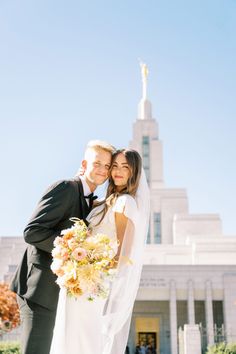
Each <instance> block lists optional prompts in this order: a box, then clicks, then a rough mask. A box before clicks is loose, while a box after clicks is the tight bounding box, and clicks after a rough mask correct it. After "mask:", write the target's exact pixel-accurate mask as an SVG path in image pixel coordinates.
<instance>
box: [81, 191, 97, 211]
mask: <svg viewBox="0 0 236 354" xmlns="http://www.w3.org/2000/svg"><path fill="white" fill-rule="evenodd" d="M97 197H98V196H97V195H93V193H90V194H89V195H86V196H85V197H84V198H85V199H88V200H89V209H90V210H91V209H92V206H93V201H94V200H95V199H97Z"/></svg>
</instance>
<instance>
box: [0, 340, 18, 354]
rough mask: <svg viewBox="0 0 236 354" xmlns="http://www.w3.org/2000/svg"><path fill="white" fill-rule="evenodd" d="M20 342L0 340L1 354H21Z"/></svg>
mask: <svg viewBox="0 0 236 354" xmlns="http://www.w3.org/2000/svg"><path fill="white" fill-rule="evenodd" d="M20 353H21V351H20V343H18V342H0V354H20Z"/></svg>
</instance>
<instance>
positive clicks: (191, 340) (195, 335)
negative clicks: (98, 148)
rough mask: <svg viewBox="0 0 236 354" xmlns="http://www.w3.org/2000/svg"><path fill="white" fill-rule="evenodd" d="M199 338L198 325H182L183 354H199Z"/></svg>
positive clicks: (200, 349) (200, 350)
mask: <svg viewBox="0 0 236 354" xmlns="http://www.w3.org/2000/svg"><path fill="white" fill-rule="evenodd" d="M201 352H202V348H201V336H200V331H199V327H198V325H184V354H201Z"/></svg>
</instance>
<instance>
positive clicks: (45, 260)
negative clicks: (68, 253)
mask: <svg viewBox="0 0 236 354" xmlns="http://www.w3.org/2000/svg"><path fill="white" fill-rule="evenodd" d="M88 213H89V208H88V205H87V202H86V200H85V198H84V193H83V186H82V183H81V180H80V179H79V177H75V178H74V179H71V180H63V181H59V182H57V183H55V184H53V185H52V186H50V187H49V188H48V190H47V191H46V192H45V194H44V195H43V197H42V198H41V200H40V201H39V203H38V206H37V208H36V210H35V212H34V213H33V215H32V217H31V219H30V221H29V223H28V225H27V226H26V228H25V230H24V238H25V241H26V243H27V244H28V246H27V249H26V251H25V253H24V255H23V258H22V261H21V263H20V265H19V266H18V268H17V271H16V274H15V275H14V278H13V280H12V283H11V289H12V290H13V291H14V292H16V293H17V294H18V295H20V296H21V297H23V298H25V299H28V300H30V301H32V302H34V303H36V304H39V305H41V306H43V307H46V308H48V309H50V310H55V309H56V307H57V301H58V294H59V287H58V285H57V284H56V283H55V280H56V276H55V275H54V274H53V273H52V271H51V269H50V265H51V263H52V256H51V251H52V249H53V241H54V239H55V237H56V236H59V235H60V233H61V231H62V230H64V229H66V228H69V227H71V226H72V222H71V221H70V220H69V219H70V218H71V217H77V218H80V219H84V220H85V218H86V216H87V215H88Z"/></svg>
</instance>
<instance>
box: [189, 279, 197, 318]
mask: <svg viewBox="0 0 236 354" xmlns="http://www.w3.org/2000/svg"><path fill="white" fill-rule="evenodd" d="M188 324H190V325H194V324H195V308H194V289H193V281H192V280H189V281H188Z"/></svg>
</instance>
